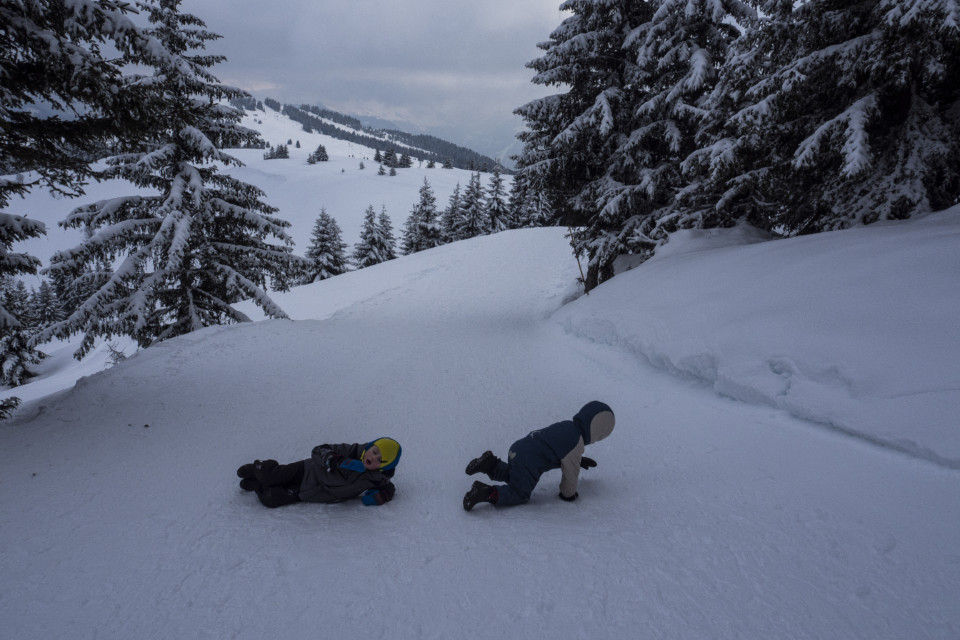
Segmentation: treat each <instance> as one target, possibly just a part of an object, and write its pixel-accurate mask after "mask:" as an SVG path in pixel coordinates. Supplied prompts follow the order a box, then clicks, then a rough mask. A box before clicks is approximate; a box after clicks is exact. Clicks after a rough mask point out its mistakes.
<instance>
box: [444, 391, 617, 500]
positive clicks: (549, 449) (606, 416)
mask: <svg viewBox="0 0 960 640" xmlns="http://www.w3.org/2000/svg"><path fill="white" fill-rule="evenodd" d="M613 425H614V416H613V410H612V409H611V408H610V407H609V406H607V405H605V404H604V403H602V402H598V401H596V400H594V401H593V402H588V403H587V404H585V405H584V406H583V408H581V409H580V411H579V412H578V413H577V415H575V416H574V417H573V420H564V421H562V422H556V423H554V424H552V425H550V426H549V427H545V428H543V429H538V430H537V431H531V432H530V434H529V435H527V436H525V437H523V438H521V439H519V440H517V441H516V442H514V443H513V444H512V445H511V446H510V455H509V457H508V462H504V461H503V460H501V459H500V458H498V457H496V456H495V455H493V452H492V451H484V452H483V454H482V455H481V456H480V457H479V458H474V459H473V460H471V461H470V463H469V464H468V465H467V469H466V473H467V475H469V476H472V475H473V474H475V473H485V474H487V475H488V476H489V477H490V479H491V480H494V481H496V482H506V483H507V484H505V485H500V486H496V487H494V486H490V485H488V484H484V483H482V482H480V481H477V482H474V483H473V486H472V487H471V488H470V491H468V492H467V495H465V496H463V508H464V509H466V510H467V511H470V510H471V509H473V507H474V506H475V505H476V504H477V503H480V502H490V503H492V504H494V505H497V506H500V507H505V506H507V505H513V504H523V503H525V502H527V501H528V500H530V494H531V493H532V492H533V488H534V487H536V486H537V482H538V481H539V480H540V476H541V475H543V473H544V472H546V471H549V470H550V469H561V470H562V471H563V475H562V476H561V478H560V497H561V498H562V499H564V500H567V501H568V502H572V501H573V500H576V499H577V495H579V494H578V493H577V480H578V479H579V477H580V468H581V467H583V468H584V469H588V468H590V467H595V466H597V463H596V462H594V461H593V460H591V459H590V458H585V457H583V448H584V445H588V444H592V443H594V442H597V441H599V440H603V439H604V438H606V437H607V436H608V435H610V432H612V431H613Z"/></svg>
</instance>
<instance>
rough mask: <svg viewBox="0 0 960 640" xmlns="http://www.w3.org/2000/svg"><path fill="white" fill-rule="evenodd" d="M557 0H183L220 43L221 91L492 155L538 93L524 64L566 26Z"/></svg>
mask: <svg viewBox="0 0 960 640" xmlns="http://www.w3.org/2000/svg"><path fill="white" fill-rule="evenodd" d="M561 1H562V0H473V1H464V0H277V1H274V2H269V1H264V0H185V1H184V3H183V10H184V11H186V12H189V13H193V14H195V15H197V16H198V17H200V18H202V19H203V20H204V21H206V23H207V26H208V27H209V29H210V30H211V31H213V32H214V33H218V34H220V35H221V36H223V39H222V40H220V41H218V42H215V43H212V44H211V45H210V46H209V50H210V51H211V52H215V53H222V54H224V55H226V56H227V58H228V59H227V61H226V62H225V63H223V64H221V65H219V66H217V67H215V68H214V73H215V75H217V77H218V78H219V79H220V80H221V81H223V82H224V83H226V84H231V85H235V86H239V87H241V88H243V89H246V90H247V91H250V92H252V93H254V94H256V95H260V96H263V95H268V96H272V97H275V98H277V99H278V100H280V101H282V102H292V103H300V102H306V103H311V104H314V103H322V104H324V105H326V106H328V107H330V108H331V109H335V110H337V111H343V112H348V113H357V114H361V115H376V116H379V117H383V118H387V119H394V120H404V121H408V122H412V123H414V124H418V125H422V126H424V127H431V128H434V129H442V130H443V131H450V132H454V131H457V130H461V131H462V132H463V135H462V137H460V138H458V139H454V138H453V137H451V135H450V134H448V135H447V136H444V137H447V138H448V139H450V140H452V141H453V142H457V143H459V144H464V145H467V146H471V147H472V148H475V149H477V150H478V151H482V152H484V153H490V154H491V155H493V154H494V153H495V151H494V150H495V149H502V148H504V147H505V146H506V145H509V144H510V142H512V140H513V130H514V129H516V128H518V127H519V126H520V120H519V118H516V117H515V116H512V115H511V113H512V112H513V110H514V109H516V108H517V107H519V106H521V105H523V104H525V103H526V102H528V101H530V100H532V99H534V98H536V97H539V96H542V95H544V94H545V93H547V91H545V90H544V89H543V88H542V87H538V86H535V85H533V84H532V83H531V82H530V78H531V77H532V75H533V72H532V71H531V70H530V69H527V68H526V66H525V65H526V63H527V62H529V61H530V60H533V59H534V58H536V57H538V56H539V55H540V54H541V53H542V52H541V51H540V50H539V49H537V47H536V45H537V43H538V42H542V41H545V40H547V39H548V38H549V35H550V33H551V32H552V31H553V30H554V29H555V28H556V27H557V26H559V24H560V22H561V21H562V20H563V14H562V13H561V12H560V10H559V6H560V4H561ZM554 91H555V90H554ZM486 139H489V140H486ZM485 141H486V142H488V143H485ZM481 147H482V148H481ZM513 151H516V149H514V150H513Z"/></svg>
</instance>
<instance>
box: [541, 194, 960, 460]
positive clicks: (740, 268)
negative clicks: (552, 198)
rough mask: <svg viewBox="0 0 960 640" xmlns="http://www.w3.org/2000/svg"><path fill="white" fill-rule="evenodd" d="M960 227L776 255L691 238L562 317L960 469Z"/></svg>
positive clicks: (862, 236)
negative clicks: (959, 410)
mask: <svg viewBox="0 0 960 640" xmlns="http://www.w3.org/2000/svg"><path fill="white" fill-rule="evenodd" d="M958 213H960V208H954V209H951V210H949V211H946V212H942V213H938V214H933V215H930V216H927V217H925V218H923V219H917V220H912V221H908V222H900V223H887V224H878V225H874V226H870V227H865V228H857V229H850V230H846V231H838V232H834V233H829V234H820V235H817V236H807V237H800V238H792V239H786V240H776V241H769V242H761V240H762V238H760V237H759V236H758V235H757V234H756V232H754V231H750V230H747V229H744V228H737V229H732V230H713V231H684V232H681V233H677V234H675V235H674V236H673V237H672V238H671V240H670V242H669V244H667V245H666V246H665V247H663V249H662V250H661V251H659V252H658V255H657V256H656V257H654V258H653V259H652V260H650V261H649V262H647V263H646V264H644V265H643V267H642V268H639V269H636V270H633V271H630V272H627V273H623V274H621V275H618V276H617V277H616V278H614V279H613V280H611V281H609V282H608V283H605V284H604V285H602V286H601V287H599V288H597V289H596V290H595V291H593V292H591V294H590V295H589V296H585V297H583V298H581V299H580V300H578V301H577V302H576V303H575V304H571V305H569V306H568V307H567V308H565V309H563V310H561V311H560V312H559V313H558V314H557V315H556V319H557V321H559V322H560V323H562V325H563V326H564V327H565V329H566V330H567V331H569V332H570V333H573V334H575V335H577V336H581V337H584V338H589V339H590V340H593V341H595V342H599V343H604V344H609V345H615V346H618V347H622V348H626V349H628V350H629V351H631V352H632V353H634V354H636V355H638V356H641V357H643V358H645V359H646V360H649V361H650V362H651V363H653V364H654V365H656V366H658V367H662V368H664V369H667V370H669V371H671V372H673V373H677V374H681V375H685V376H692V377H694V378H698V379H701V380H704V381H706V382H707V383H709V384H710V385H712V386H713V388H714V389H715V390H716V391H718V392H719V393H721V394H724V395H727V396H730V397H733V398H736V399H738V400H743V401H745V402H750V403H765V404H769V405H771V406H774V407H778V408H780V409H784V410H787V411H789V412H790V413H792V414H794V415H795V416H797V417H800V418H803V419H805V420H810V421H813V422H817V423H820V424H823V425H827V426H829V427H832V428H834V429H837V430H839V431H843V432H845V433H848V434H850V435H854V436H856V437H859V438H863V439H866V440H869V441H871V442H874V443H876V444H880V445H882V446H886V447H890V448H893V449H897V450H899V451H903V452H906V453H909V454H911V455H914V456H917V457H920V458H924V459H926V460H930V461H932V462H936V463H938V464H942V465H945V466H948V467H952V468H960V437H958V426H957V412H956V410H957V407H958V406H960V330H958V329H957V318H958V317H960V278H958V277H957V276H958V274H960V250H958V249H960V215H958ZM744 245H749V246H744Z"/></svg>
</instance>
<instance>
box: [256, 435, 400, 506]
mask: <svg viewBox="0 0 960 640" xmlns="http://www.w3.org/2000/svg"><path fill="white" fill-rule="evenodd" d="M399 461H400V444H399V443H398V442H397V441H396V440H393V439H391V438H378V439H377V440H374V441H372V442H368V443H367V444H364V445H360V444H356V443H355V444H321V445H319V446H316V447H314V448H313V452H312V453H311V455H310V457H309V458H307V459H306V460H300V461H298V462H292V463H290V464H279V463H278V462H277V461H276V460H256V461H254V462H251V463H249V464H245V465H243V466H242V467H240V468H239V469H237V475H238V476H240V477H241V478H242V480H241V481H240V488H241V489H243V490H244V491H256V492H257V497H258V498H260V502H261V503H263V505H264V506H265V507H270V508H274V507H282V506H283V505H285V504H292V503H294V502H343V501H344V500H348V499H350V498H356V497H357V496H359V495H361V494H363V496H362V498H361V500H362V501H363V503H364V504H367V505H381V504H383V503H384V502H389V501H390V500H392V499H393V494H394V491H395V490H396V489H395V487H394V486H393V483H392V482H390V478H392V477H393V473H394V470H395V469H396V466H397V462H399Z"/></svg>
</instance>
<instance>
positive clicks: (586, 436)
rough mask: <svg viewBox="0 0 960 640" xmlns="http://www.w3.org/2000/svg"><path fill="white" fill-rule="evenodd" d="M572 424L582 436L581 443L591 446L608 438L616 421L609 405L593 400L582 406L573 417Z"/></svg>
mask: <svg viewBox="0 0 960 640" xmlns="http://www.w3.org/2000/svg"><path fill="white" fill-rule="evenodd" d="M573 423H574V424H576V425H577V427H578V428H579V429H580V432H581V433H582V434H583V443H584V444H591V443H593V442H599V441H600V440H603V439H604V438H606V437H607V436H609V435H610V433H611V432H612V431H613V425H614V424H615V423H616V419H615V417H614V415H613V409H611V408H610V406H609V405H607V404H604V403H603V402H600V401H599V400H593V401H591V402H588V403H587V404H585V405H583V407H582V408H581V409H580V411H578V412H577V415H575V416H573Z"/></svg>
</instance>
